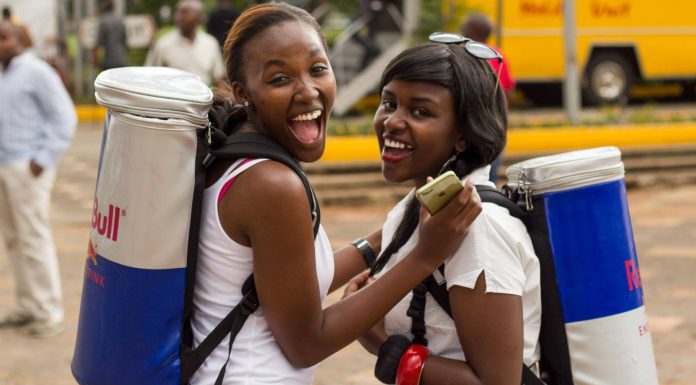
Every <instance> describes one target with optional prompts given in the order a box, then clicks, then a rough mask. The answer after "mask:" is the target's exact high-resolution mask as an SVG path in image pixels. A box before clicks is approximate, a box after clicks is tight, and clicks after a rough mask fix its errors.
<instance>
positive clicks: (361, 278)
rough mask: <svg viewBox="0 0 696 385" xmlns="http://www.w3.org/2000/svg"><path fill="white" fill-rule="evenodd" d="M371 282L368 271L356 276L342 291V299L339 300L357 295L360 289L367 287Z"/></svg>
mask: <svg viewBox="0 0 696 385" xmlns="http://www.w3.org/2000/svg"><path fill="white" fill-rule="evenodd" d="M372 281H374V278H372V277H370V270H365V271H363V272H362V273H360V274H358V275H356V276H355V277H353V279H351V280H350V282H348V284H347V285H346V288H345V289H344V290H343V297H341V299H344V298H347V297H349V296H350V295H352V294H354V293H357V292H358V290H360V289H362V288H363V287H364V286H365V285H369V284H370V283H371V282H372Z"/></svg>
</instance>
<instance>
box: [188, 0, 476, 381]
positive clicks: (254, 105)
mask: <svg viewBox="0 0 696 385" xmlns="http://www.w3.org/2000/svg"><path fill="white" fill-rule="evenodd" d="M224 55H225V63H226V73H227V78H228V80H229V82H230V84H231V89H232V94H231V95H220V94H219V95H218V97H219V98H218V100H217V101H216V103H215V105H214V108H213V110H212V112H211V114H212V120H213V121H215V122H216V127H218V128H220V129H223V130H224V132H225V133H226V134H228V135H235V134H237V133H259V134H263V135H266V136H267V137H269V138H271V139H272V140H274V141H275V142H276V143H277V144H278V145H280V146H281V147H282V148H283V149H284V150H285V151H286V152H287V153H288V154H290V155H291V156H292V158H294V159H296V160H297V161H298V162H314V161H317V160H318V159H319V158H320V157H321V155H322V154H323V152H324V147H325V143H326V135H327V133H326V131H327V128H326V127H327V119H328V117H329V114H330V112H331V108H332V107H333V102H334V99H335V97H336V79H335V77H334V74H333V71H332V70H331V64H330V62H329V58H328V55H327V47H326V42H325V40H324V37H323V36H322V35H321V32H320V27H319V25H318V24H317V23H316V21H315V20H314V18H312V16H311V15H309V14H308V13H307V12H306V11H304V10H302V9H299V8H296V7H293V6H291V5H288V4H286V3H276V2H272V3H267V4H263V5H258V6H254V7H251V8H249V9H247V10H245V11H244V12H243V13H242V15H241V16H240V17H239V18H238V19H237V21H236V22H235V24H234V25H233V26H232V29H231V31H230V33H229V35H228V37H227V41H226V42H225V50H224ZM245 162H246V163H244V164H243V166H239V164H240V163H238V162H233V161H227V160H218V161H216V162H215V163H213V164H212V165H211V166H210V168H209V172H208V181H207V185H208V187H207V188H206V190H205V192H204V198H203V215H202V219H201V233H200V242H199V250H200V252H199V256H198V268H197V275H196V287H195V290H194V293H195V294H194V305H193V308H194V310H193V317H192V321H191V328H192V331H193V340H194V346H198V344H200V342H201V341H202V340H203V339H204V338H205V337H206V336H207V335H208V334H209V333H210V332H211V330H212V329H213V328H214V327H215V326H216V325H217V324H218V323H219V322H220V321H221V320H222V318H223V317H225V316H226V315H227V314H228V313H229V311H230V310H231V309H232V308H233V307H234V306H236V305H237V304H238V303H239V302H240V300H241V298H242V293H241V288H242V285H243V283H244V282H245V281H246V279H247V277H248V276H249V274H251V273H252V272H253V274H254V280H255V282H256V289H257V293H258V298H259V302H260V304H261V307H260V308H259V309H258V310H257V311H256V312H254V313H253V314H251V316H250V317H249V319H247V321H246V323H245V324H244V326H243V328H242V329H241V331H240V332H239V334H238V335H237V336H236V339H235V341H234V344H233V345H232V352H231V356H230V360H229V364H227V368H226V372H225V375H224V379H225V381H224V383H225V384H233V383H234V384H237V383H240V382H247V383H255V384H256V383H273V384H283V385H308V384H310V383H311V380H312V373H313V371H314V366H315V365H316V364H317V363H319V362H320V361H321V360H323V359H325V358H326V357H328V356H329V355H331V354H333V353H335V352H336V351H338V350H339V349H341V348H343V347H344V346H346V345H347V344H349V343H350V342H352V341H353V340H355V339H356V338H357V337H358V336H360V335H361V334H362V333H363V332H364V331H366V330H367V329H369V328H370V327H372V325H374V324H375V323H376V322H377V321H378V320H379V319H380V318H382V317H383V316H384V314H385V313H386V312H387V310H389V309H390V308H391V307H392V306H394V304H395V303H396V301H397V300H398V299H399V298H401V297H402V296H403V295H405V294H406V293H407V292H408V290H410V288H411V287H412V286H413V285H415V284H417V283H418V282H419V281H420V280H422V279H423V278H425V277H426V276H427V275H428V274H430V273H431V272H432V270H434V269H435V268H436V267H437V266H439V265H440V263H441V261H442V260H444V258H446V257H447V256H448V255H449V254H451V252H452V251H453V250H454V249H455V248H456V247H457V246H458V245H459V243H460V242H461V239H462V238H463V237H464V236H465V234H466V230H467V228H468V226H469V225H470V224H471V222H472V221H473V220H474V218H475V217H476V215H477V214H478V212H479V211H480V203H479V200H478V195H477V194H476V193H475V192H474V191H473V186H472V185H471V184H467V185H466V186H465V189H464V191H463V192H462V193H460V194H459V195H457V197H456V198H455V199H454V200H453V201H452V202H450V204H449V205H447V206H446V207H445V208H444V209H443V211H441V212H440V213H438V214H437V215H435V216H432V217H431V216H429V215H427V213H426V212H425V211H423V212H422V215H423V216H422V223H423V226H422V227H421V231H420V236H421V238H420V242H419V243H418V245H417V247H416V248H415V249H414V251H413V252H412V253H410V254H409V255H408V256H406V257H404V259H403V261H402V262H401V263H400V264H398V266H396V267H394V268H393V269H392V271H391V272H390V273H387V274H385V275H384V276H383V277H382V279H380V282H375V284H374V285H371V287H368V288H366V289H364V290H363V291H361V292H360V293H356V294H355V295H353V296H351V297H350V298H347V299H346V300H344V301H340V302H338V303H336V304H333V305H332V306H329V307H328V308H326V309H323V308H322V300H323V299H324V297H325V296H326V294H327V293H328V292H330V291H332V290H335V289H336V288H338V287H341V286H342V285H344V284H345V283H346V282H347V281H348V280H349V279H350V278H351V277H352V276H354V275H355V274H358V273H359V272H361V271H363V270H365V269H366V266H369V265H371V262H372V258H370V253H374V252H379V250H380V233H381V231H376V232H373V233H372V234H370V235H369V236H367V237H366V240H365V242H364V243H362V242H361V243H360V245H362V246H361V249H360V250H361V252H362V253H361V252H359V251H358V248H356V247H354V246H351V245H349V246H347V247H345V248H343V249H341V250H339V251H338V252H336V253H335V254H333V253H332V249H331V245H330V244H329V240H328V238H327V236H326V233H325V232H324V230H323V229H322V228H321V227H320V228H319V230H318V233H317V236H316V239H315V237H314V234H313V223H312V216H311V215H310V205H309V202H308V199H307V193H306V190H305V187H304V185H303V184H302V182H301V180H300V179H299V177H298V176H297V174H296V173H295V172H294V171H292V170H291V169H290V168H289V167H287V166H285V165H283V164H282V163H279V162H275V161H271V160H267V159H251V160H245ZM237 166H239V167H240V169H237ZM241 167H243V168H241ZM361 254H364V255H361ZM227 343H228V341H223V342H222V343H221V344H220V345H219V346H217V348H216V349H215V350H214V351H213V352H212V354H211V355H210V356H209V357H208V358H207V360H206V362H205V363H204V364H203V366H202V367H201V368H200V369H199V370H198V371H197V372H196V373H195V374H194V377H193V379H192V381H191V383H192V384H193V385H198V384H210V383H212V382H214V380H215V378H216V377H217V376H218V373H219V371H220V368H221V367H222V366H223V365H225V363H226V362H227V361H226V360H227V357H228V345H227ZM242 379H244V381H242Z"/></svg>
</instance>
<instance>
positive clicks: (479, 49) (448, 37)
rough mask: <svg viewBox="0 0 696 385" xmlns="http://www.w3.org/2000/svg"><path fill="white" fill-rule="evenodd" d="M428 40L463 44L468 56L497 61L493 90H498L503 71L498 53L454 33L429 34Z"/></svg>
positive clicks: (501, 59) (501, 58) (501, 60)
mask: <svg viewBox="0 0 696 385" xmlns="http://www.w3.org/2000/svg"><path fill="white" fill-rule="evenodd" d="M428 40H430V41H431V42H433V43H442V44H464V50H466V52H467V53H468V54H469V55H471V56H473V57H475V58H477V59H481V60H497V61H498V73H497V74H496V77H495V89H496V90H497V89H498V85H499V84H500V71H501V70H502V69H503V56H502V55H501V54H500V52H498V51H496V50H494V49H493V48H491V47H489V46H487V45H485V44H483V43H479V42H477V41H474V40H471V39H469V38H468V37H464V36H462V35H458V34H456V33H449V32H433V33H431V34H430V37H428Z"/></svg>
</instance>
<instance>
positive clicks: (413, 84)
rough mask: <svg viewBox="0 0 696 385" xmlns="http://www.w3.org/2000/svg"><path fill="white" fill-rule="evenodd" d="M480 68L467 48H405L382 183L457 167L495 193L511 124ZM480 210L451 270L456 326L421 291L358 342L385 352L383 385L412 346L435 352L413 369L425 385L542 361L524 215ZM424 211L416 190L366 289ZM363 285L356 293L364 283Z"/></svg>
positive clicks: (508, 377)
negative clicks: (492, 172)
mask: <svg viewBox="0 0 696 385" xmlns="http://www.w3.org/2000/svg"><path fill="white" fill-rule="evenodd" d="M483 60H484V59H479V58H476V57H474V56H473V55H472V54H471V53H469V52H468V51H466V50H465V48H464V46H463V45H462V44H439V43H438V44H426V45H420V46H416V47H413V48H409V49H407V50H406V51H404V52H403V53H401V54H400V55H399V56H397V57H396V58H395V59H394V60H392V62H391V63H390V64H389V65H388V66H387V68H386V69H385V71H384V74H383V76H382V80H381V82H380V88H379V89H380V91H381V94H382V101H381V104H380V106H379V108H378V110H377V113H376V114H375V118H374V126H375V133H376V135H377V140H378V142H379V146H380V149H382V173H383V174H384V177H385V179H387V180H388V181H390V182H394V183H404V182H406V181H409V180H410V181H412V183H414V184H415V186H416V188H418V187H420V186H422V185H424V184H425V183H426V176H429V175H436V174H438V173H442V172H445V171H448V170H452V171H454V172H455V173H456V174H457V176H458V177H459V178H461V179H464V178H468V179H470V180H471V181H472V182H473V183H474V184H476V185H487V186H490V187H492V186H493V184H492V183H490V182H489V181H488V172H489V164H490V162H492V161H493V159H495V157H496V156H497V155H498V153H499V152H500V151H501V150H502V149H503V146H504V145H505V131H506V120H507V116H506V107H505V99H504V97H503V95H502V93H501V92H500V91H499V90H497V89H496V86H495V83H496V79H495V74H494V73H493V71H491V68H490V66H488V64H486V63H484V62H483ZM491 101H494V102H493V103H491ZM482 206H483V211H482V213H481V215H480V216H479V217H478V218H477V219H476V221H475V222H474V223H473V224H472V226H471V228H470V230H469V233H468V234H467V236H466V238H464V240H463V241H462V243H461V245H460V246H459V248H458V249H457V251H456V252H455V254H454V255H453V256H452V257H451V258H448V259H447V260H446V261H445V263H444V271H443V273H442V274H443V275H444V278H445V280H446V288H447V296H448V297H449V304H450V307H451V311H452V315H453V318H450V316H449V315H448V314H447V313H446V312H445V311H444V310H443V309H442V307H441V306H440V305H439V304H438V303H437V302H435V300H434V299H433V297H432V296H431V295H430V294H429V293H428V294H426V293H425V292H418V291H417V290H416V289H414V291H413V293H410V294H408V295H406V296H405V297H403V298H402V299H401V300H400V301H399V303H398V304H397V305H396V306H395V307H394V308H393V309H392V310H391V311H389V313H388V314H387V316H386V317H385V318H384V320H383V322H382V323H381V324H379V325H378V326H377V327H375V328H374V329H373V332H372V333H369V334H367V335H365V336H364V337H363V338H362V340H361V342H362V343H363V345H364V346H365V347H366V348H367V349H368V350H369V351H370V352H371V353H373V354H375V355H378V360H377V366H376V368H375V372H376V373H380V376H379V377H378V378H380V379H381V380H383V382H385V383H390V384H391V383H394V382H393V381H394V378H395V377H396V373H397V368H398V364H399V359H400V358H401V357H402V355H403V354H404V352H406V350H407V349H409V348H410V346H411V343H412V342H413V343H420V344H427V347H428V349H429V354H430V355H429V356H427V354H424V355H423V357H426V356H427V361H425V365H424V366H421V367H420V369H422V372H421V371H417V373H422V376H421V377H420V383H423V384H444V383H447V384H482V383H483V384H519V383H521V373H522V367H521V366H522V362H524V363H525V364H526V365H534V364H535V363H536V362H537V361H538V359H539V353H538V350H537V340H538V335H539V327H540V322H541V298H540V283H539V274H540V273H539V261H538V260H537V257H536V255H535V253H534V249H533V246H532V243H531V240H530V238H529V235H528V233H527V230H526V228H525V226H524V224H522V222H521V221H520V220H519V219H517V218H514V217H512V216H511V215H510V214H509V212H508V211H507V210H506V209H505V208H503V207H500V206H497V205H495V204H493V203H483V204H482ZM419 207H420V204H419V202H418V200H417V199H416V198H415V196H414V193H413V191H411V192H410V193H409V194H408V195H407V196H406V197H405V198H404V199H403V200H402V201H401V202H399V203H398V204H397V205H396V206H395V207H394V208H393V209H392V210H391V212H390V213H389V214H388V215H387V220H386V222H385V223H384V225H383V227H382V229H383V231H382V245H383V252H382V254H381V255H380V256H379V258H378V259H377V262H376V263H375V265H374V266H373V268H372V272H373V273H375V274H376V275H375V276H376V277H377V279H376V280H375V281H374V282H373V283H371V284H370V285H369V286H367V287H368V288H369V287H370V286H372V285H374V284H375V283H379V282H380V280H381V279H382V277H384V274H389V272H390V271H391V270H392V269H393V268H394V267H395V266H396V265H398V262H399V261H400V260H402V258H404V256H406V255H408V253H410V252H412V250H413V247H414V245H416V244H417V242H419V238H420V233H419V230H420V227H421V226H423V223H422V222H421V221H420V219H419V215H418V210H419ZM421 218H422V217H421ZM384 245H386V246H384ZM361 278H362V281H361V280H356V281H354V282H352V283H351V285H349V288H348V294H350V293H351V292H352V291H353V290H355V289H356V288H357V287H358V286H359V285H360V284H362V283H364V280H365V278H366V277H364V276H363V277H361ZM436 285H437V284H436ZM414 287H415V286H414ZM363 290H364V289H363ZM421 295H422V296H421ZM414 297H415V299H414ZM349 298H350V297H349ZM407 313H408V315H407ZM418 314H419V316H418ZM411 317H413V318H411ZM419 322H424V325H423V324H422V323H419ZM418 326H423V327H424V328H423V329H419V328H418ZM426 340H427V341H426ZM411 379H413V378H411Z"/></svg>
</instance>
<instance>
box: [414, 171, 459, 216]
mask: <svg viewBox="0 0 696 385" xmlns="http://www.w3.org/2000/svg"><path fill="white" fill-rule="evenodd" d="M462 189H463V186H462V182H461V181H460V180H459V178H458V177H457V175H456V174H455V173H454V172H453V171H447V172H446V173H443V174H442V175H440V176H438V177H437V178H435V179H433V180H432V181H430V182H429V183H426V184H425V185H424V186H423V187H421V188H419V189H418V190H416V198H418V200H419V201H420V202H421V204H422V205H423V206H424V207H425V209H426V210H428V212H429V213H430V215H435V213H437V212H438V211H440V210H441V209H442V208H443V207H445V206H446V205H447V203H448V202H449V201H450V200H452V198H453V197H454V196H455V195H457V193H459V192H460V191H461V190H462Z"/></svg>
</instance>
